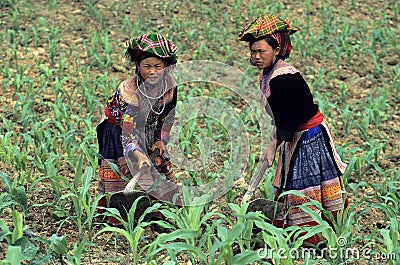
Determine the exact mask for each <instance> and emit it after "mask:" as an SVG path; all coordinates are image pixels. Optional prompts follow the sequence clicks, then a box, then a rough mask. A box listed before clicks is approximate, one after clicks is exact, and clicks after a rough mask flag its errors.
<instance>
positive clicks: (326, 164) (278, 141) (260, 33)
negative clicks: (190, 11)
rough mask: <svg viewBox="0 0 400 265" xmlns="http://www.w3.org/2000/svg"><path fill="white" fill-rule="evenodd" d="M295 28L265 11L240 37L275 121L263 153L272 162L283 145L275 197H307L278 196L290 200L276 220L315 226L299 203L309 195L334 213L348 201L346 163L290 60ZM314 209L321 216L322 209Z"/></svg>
mask: <svg viewBox="0 0 400 265" xmlns="http://www.w3.org/2000/svg"><path fill="white" fill-rule="evenodd" d="M296 31H297V29H296V28H294V27H292V26H291V25H290V23H289V21H288V20H282V19H280V18H278V17H276V16H274V15H261V16H259V17H257V18H256V19H254V20H253V21H252V22H251V23H249V24H248V25H246V27H245V28H244V29H243V31H242V32H241V33H240V36H239V39H240V40H241V41H246V42H248V43H249V48H250V63H251V64H252V65H254V66H257V67H258V68H259V69H260V70H261V76H260V89H261V98H262V101H263V103H264V105H265V107H266V110H267V111H268V113H269V114H270V115H271V116H272V118H273V122H274V126H275V127H274V132H273V134H272V135H271V139H272V140H271V143H270V144H269V145H268V146H267V148H266V150H265V152H264V154H263V156H262V159H263V161H264V160H268V161H269V164H270V165H272V163H273V162H274V159H275V152H276V151H277V150H278V148H279V151H278V157H279V159H278V163H277V169H276V175H275V179H274V191H275V200H278V197H279V195H280V194H281V193H282V192H283V191H289V190H296V191H298V192H300V193H301V194H303V195H304V196H305V197H299V196H296V195H292V194H289V195H286V196H282V197H280V198H279V200H280V201H281V202H283V203H285V205H286V208H285V209H284V210H283V212H280V213H278V214H277V218H276V219H275V220H274V224H275V225H276V226H279V227H286V226H291V225H299V226H304V225H315V224H316V222H315V221H314V220H313V219H312V218H311V216H310V215H308V214H306V213H305V212H304V211H302V210H301V209H300V208H299V207H296V206H299V205H301V204H304V203H306V202H309V201H310V199H313V200H316V201H318V202H320V203H321V205H322V206H323V207H324V209H325V210H327V211H331V212H332V213H333V215H334V216H335V217H336V215H337V212H338V211H339V210H340V209H342V208H343V207H344V205H345V204H346V205H347V201H346V199H345V198H344V187H343V182H342V179H341V176H342V174H343V172H344V170H345V168H346V164H345V163H343V162H342V161H341V159H340V157H339V155H338V154H337V152H336V150H335V147H334V143H333V138H332V135H331V133H330V130H329V127H328V124H327V123H326V121H325V120H324V117H323V115H322V113H321V112H320V111H319V109H318V105H316V104H314V102H313V97H312V94H311V92H310V89H309V87H308V85H307V83H306V82H305V80H304V79H303V77H302V75H301V73H300V71H299V70H297V69H296V68H295V67H293V66H292V65H290V64H288V63H287V62H286V61H285V59H287V58H288V57H289V55H290V53H291V50H292V43H291V40H290V35H291V34H293V33H295V32H296ZM291 206H292V208H291V209H289V207H291ZM311 208H312V209H313V210H314V211H315V212H317V213H318V214H319V215H321V211H319V210H318V209H317V208H315V207H311ZM307 242H309V243H312V244H317V243H319V242H320V238H319V237H318V236H314V237H312V238H309V239H307Z"/></svg>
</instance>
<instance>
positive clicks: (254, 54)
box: [250, 39, 279, 69]
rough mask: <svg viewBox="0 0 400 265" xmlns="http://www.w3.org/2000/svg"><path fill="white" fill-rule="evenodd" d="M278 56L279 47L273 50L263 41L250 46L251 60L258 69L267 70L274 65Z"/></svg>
mask: <svg viewBox="0 0 400 265" xmlns="http://www.w3.org/2000/svg"><path fill="white" fill-rule="evenodd" d="M278 54H279V47H277V48H276V49H273V48H272V46H271V45H269V44H268V42H266V41H265V40H264V39H262V40H259V41H256V42H254V43H253V44H252V45H251V46H250V56H251V60H252V61H253V62H254V64H255V65H256V66H257V67H258V69H267V68H269V67H271V66H272V65H273V64H274V63H275V59H276V56H277V55H278Z"/></svg>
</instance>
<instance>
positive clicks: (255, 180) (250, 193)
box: [242, 160, 270, 205]
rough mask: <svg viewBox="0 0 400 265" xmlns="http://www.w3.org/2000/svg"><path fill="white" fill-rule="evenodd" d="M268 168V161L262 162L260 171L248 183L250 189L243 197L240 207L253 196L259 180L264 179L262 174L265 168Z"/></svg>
mask: <svg viewBox="0 0 400 265" xmlns="http://www.w3.org/2000/svg"><path fill="white" fill-rule="evenodd" d="M269 167H270V164H269V163H268V160H264V161H263V162H262V164H261V167H260V169H259V170H258V171H257V172H256V174H254V175H253V177H252V179H251V182H250V187H249V189H248V190H247V191H246V193H245V195H244V196H243V199H242V205H243V204H244V203H246V202H248V201H249V200H250V198H251V196H253V192H254V191H255V190H256V189H257V187H258V185H259V184H260V182H261V180H262V179H263V177H264V173H265V171H266V170H267V168H269Z"/></svg>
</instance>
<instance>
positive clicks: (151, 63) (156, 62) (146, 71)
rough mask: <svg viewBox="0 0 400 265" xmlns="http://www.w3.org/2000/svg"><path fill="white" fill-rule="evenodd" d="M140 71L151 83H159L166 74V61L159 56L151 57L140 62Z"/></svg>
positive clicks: (147, 81)
mask: <svg viewBox="0 0 400 265" xmlns="http://www.w3.org/2000/svg"><path fill="white" fill-rule="evenodd" d="M138 67H139V72H140V75H141V76H142V77H143V79H144V80H145V81H146V83H148V84H149V85H155V84H157V83H158V82H159V81H160V80H161V78H163V76H164V71H163V70H164V68H165V63H164V61H163V60H162V59H160V58H157V57H149V58H146V59H143V60H141V61H140V62H139V66H138Z"/></svg>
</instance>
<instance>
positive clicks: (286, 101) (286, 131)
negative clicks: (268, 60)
mask: <svg viewBox="0 0 400 265" xmlns="http://www.w3.org/2000/svg"><path fill="white" fill-rule="evenodd" d="M269 85H270V89H271V95H270V96H269V97H268V103H269V105H270V107H271V110H272V114H273V116H274V117H273V118H274V122H275V125H276V127H277V139H278V140H283V141H287V142H290V141H292V139H293V134H294V133H295V132H296V130H297V127H298V126H299V125H300V124H301V123H304V122H306V121H308V120H309V119H310V118H311V117H312V116H314V115H315V114H316V113H317V111H318V105H316V104H314V102H313V97H312V94H311V92H310V89H309V87H308V85H307V83H306V82H305V80H304V79H303V77H302V76H301V74H300V73H296V74H285V75H280V76H277V77H275V78H273V79H271V81H270V83H269Z"/></svg>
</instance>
